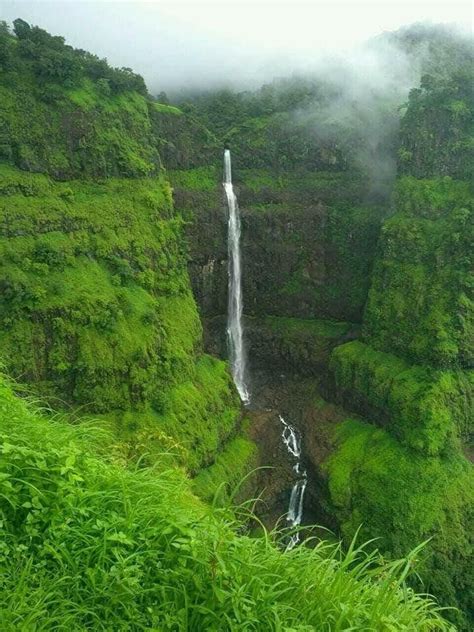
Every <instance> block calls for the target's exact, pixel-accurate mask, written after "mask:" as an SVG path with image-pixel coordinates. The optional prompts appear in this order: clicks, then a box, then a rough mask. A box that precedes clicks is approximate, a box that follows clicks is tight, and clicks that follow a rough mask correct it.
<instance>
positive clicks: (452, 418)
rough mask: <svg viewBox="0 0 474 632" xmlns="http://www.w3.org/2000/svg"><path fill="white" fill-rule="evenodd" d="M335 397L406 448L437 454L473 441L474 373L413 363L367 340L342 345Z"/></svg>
mask: <svg viewBox="0 0 474 632" xmlns="http://www.w3.org/2000/svg"><path fill="white" fill-rule="evenodd" d="M330 367H331V371H332V374H333V379H334V383H333V386H332V389H331V390H332V394H333V396H334V398H335V399H336V401H339V402H340V403H342V404H343V405H344V406H345V407H346V408H348V409H349V410H354V411H356V412H358V413H359V414H361V415H363V416H365V417H368V418H369V419H371V420H372V421H374V422H375V423H376V424H379V425H382V426H384V427H385V428H386V429H387V430H388V431H389V432H390V433H391V434H392V435H393V436H394V437H395V438H396V439H398V440H399V441H401V443H402V444H404V445H406V446H408V447H410V448H412V449H414V450H417V451H419V452H421V453H423V454H428V455H437V454H440V453H443V452H444V451H446V450H447V449H449V448H450V447H453V446H455V445H458V444H459V438H462V439H464V440H467V439H468V438H469V435H470V432H471V424H472V419H473V417H474V396H473V395H474V372H473V371H462V370H440V369H434V368H432V367H429V366H422V365H410V364H409V363H407V362H405V361H404V360H402V359H401V358H398V357H397V356H395V355H392V354H390V353H383V352H381V351H376V350H374V349H373V348H372V347H371V346H370V345H368V344H365V343H363V342H361V341H357V340H356V341H352V342H349V343H347V344H344V345H341V346H339V347H337V348H336V349H335V350H334V351H333V353H332V356H331V363H330Z"/></svg>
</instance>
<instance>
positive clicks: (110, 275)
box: [0, 20, 474, 632]
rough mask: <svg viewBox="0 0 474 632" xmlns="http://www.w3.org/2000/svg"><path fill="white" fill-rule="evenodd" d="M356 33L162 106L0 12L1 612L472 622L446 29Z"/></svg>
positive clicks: (252, 625) (463, 280) (459, 141)
mask: <svg viewBox="0 0 474 632" xmlns="http://www.w3.org/2000/svg"><path fill="white" fill-rule="evenodd" d="M383 37H384V38H385V39H383V42H384V45H386V44H387V41H388V42H389V43H390V46H392V45H396V46H397V47H398V49H399V50H402V51H403V53H404V55H407V56H408V58H409V59H410V63H411V64H412V66H413V67H414V68H419V72H418V75H417V78H416V83H414V84H413V85H411V86H410V90H409V91H408V90H406V91H405V92H403V90H402V89H401V88H400V89H399V87H398V86H397V88H396V90H392V89H390V90H387V89H386V87H385V84H384V86H383V87H380V89H379V90H378V91H377V90H375V91H374V90H367V94H364V98H362V97H360V89H361V86H360V85H359V84H358V85H357V86H356V87H357V90H356V89H355V86H354V85H353V84H352V85H351V86H349V88H350V89H348V86H346V85H344V81H346V83H347V77H350V73H349V72H348V73H347V74H345V73H342V79H339V78H337V80H336V78H334V79H333V78H331V79H328V77H327V75H324V76H317V75H316V76H309V77H292V78H288V79H281V80H275V81H273V82H271V83H269V84H267V85H265V86H262V87H261V88H258V89H255V90H246V91H233V90H227V89H223V90H211V91H209V92H201V93H196V94H194V93H190V94H187V95H185V96H184V97H181V98H180V99H178V98H176V99H175V100H174V101H173V100H171V101H173V103H172V104H171V103H170V102H169V101H170V99H168V98H166V95H162V96H161V97H160V98H156V97H152V96H150V95H149V94H148V91H147V88H146V86H145V84H144V82H143V79H142V78H141V77H140V76H139V75H136V74H134V73H133V72H132V71H131V70H130V69H128V68H121V69H117V68H112V67H110V66H109V65H108V64H107V62H105V60H101V59H99V58H98V57H96V56H95V55H93V54H91V53H87V52H86V51H84V50H82V49H74V48H72V47H70V46H68V45H67V44H65V42H64V40H63V39H62V38H61V37H58V36H53V35H50V34H49V33H47V32H46V31H44V30H42V29H40V28H38V27H34V26H30V25H29V24H28V23H26V22H24V21H23V20H16V21H15V23H14V25H13V29H11V28H10V27H9V26H8V25H6V24H5V23H2V24H1V28H0V361H1V363H2V367H3V369H2V370H3V371H4V373H3V374H2V376H1V377H0V498H2V501H1V502H0V586H1V590H0V620H1V621H2V626H3V629H5V630H6V631H8V632H9V631H10V630H12V631H13V630H18V629H19V630H22V629H24V630H30V629H31V630H48V629H52V630H56V629H57V630H62V629H66V628H67V627H68V628H70V629H77V630H85V629H98V630H111V629H119V630H121V629H123V630H143V629H156V630H163V631H167V630H169V631H170V632H171V631H174V630H196V632H201V630H210V631H216V632H217V631H221V630H229V631H230V630H262V631H265V630H275V631H277V630H297V631H298V632H306V631H309V630H322V629H328V630H333V629H334V630H346V629H347V630H348V629H356V630H370V629H373V630H381V631H382V630H387V632H388V631H389V630H426V631H433V630H452V629H459V630H464V631H467V630H469V629H470V628H471V625H472V611H473V603H472V594H473V591H472V589H473V577H472V552H473V548H472V547H473V542H472V518H473V500H474V499H473V496H474V490H473V487H474V486H473V469H472V463H471V461H472V454H473V452H472V420H473V418H474V414H473V412H474V375H473V358H474V348H473V340H474V333H473V322H474V320H473V301H472V298H473V297H472V244H473V234H472V227H473V222H472V218H473V191H472V181H471V178H470V176H471V171H472V156H471V154H470V151H471V150H470V148H471V147H472V112H473V109H474V107H473V101H472V93H471V91H470V89H469V77H470V63H471V62H472V47H471V43H470V42H466V41H465V40H463V39H462V38H458V37H454V36H453V35H451V34H450V32H448V31H446V32H445V31H444V30H443V29H436V28H433V29H431V30H430V29H425V30H423V29H421V30H420V29H417V28H416V27H412V28H411V29H408V30H405V31H404V30H402V31H400V32H397V33H390V34H385V35H384V36H383ZM388 83H390V82H388ZM363 87H365V84H363ZM354 95H356V96H357V98H355V97H354ZM368 121H371V122H372V123H373V125H372V127H371V128H370V130H369V127H368ZM380 121H383V125H382V124H381V123H380ZM377 126H379V127H377ZM376 128H377V129H376ZM223 151H224V170H223V166H222V154H223ZM231 154H232V165H231ZM363 543H366V544H363ZM423 543H424V546H423V547H421V546H420V545H422V544H423ZM296 544H298V546H295V545H296ZM295 578H298V581H295ZM425 593H428V594H430V595H433V596H434V597H433V599H431V598H428V597H426V596H425ZM438 604H439V605H438ZM443 606H445V607H448V608H454V609H452V610H443V609H440V607H443Z"/></svg>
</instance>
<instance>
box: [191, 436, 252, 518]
mask: <svg viewBox="0 0 474 632" xmlns="http://www.w3.org/2000/svg"><path fill="white" fill-rule="evenodd" d="M256 466H257V446H256V445H255V443H254V442H253V441H251V440H250V439H248V438H247V437H246V436H245V435H239V436H237V437H235V438H234V439H231V440H230V441H229V442H228V443H227V444H226V445H225V447H224V449H223V450H222V452H219V453H218V454H217V456H216V460H215V462H214V463H213V464H212V465H210V466H209V467H207V468H206V469H204V470H201V471H200V472H199V474H198V475H197V476H196V478H195V479H194V481H193V489H194V491H195V493H196V494H197V495H198V496H199V497H200V498H203V499H204V500H207V501H214V502H216V503H218V504H219V505H228V504H232V503H235V502H236V501H238V500H239V499H245V498H246V497H247V493H248V492H250V489H249V488H250V486H251V485H252V481H251V472H252V470H253V469H255V467H256Z"/></svg>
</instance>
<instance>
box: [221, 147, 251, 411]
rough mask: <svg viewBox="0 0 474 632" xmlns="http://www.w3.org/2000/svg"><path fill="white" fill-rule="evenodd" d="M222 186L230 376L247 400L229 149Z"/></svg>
mask: <svg viewBox="0 0 474 632" xmlns="http://www.w3.org/2000/svg"><path fill="white" fill-rule="evenodd" d="M224 190H225V193H226V196H227V205H228V207H229V228H228V242H227V243H228V250H229V306H228V314H227V338H228V342H229V356H230V366H231V370H232V376H233V378H234V382H235V386H236V387H237V391H238V392H239V395H240V399H241V400H242V401H243V402H244V403H245V404H247V403H248V402H249V399H250V398H249V392H248V389H247V384H246V368H245V348H244V335H243V327H242V282H241V276H242V272H241V261H240V214H239V207H238V204H237V197H236V195H235V193H234V187H233V186H232V169H231V162H230V151H229V150H228V149H226V150H225V152H224Z"/></svg>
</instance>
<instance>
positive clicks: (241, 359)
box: [223, 149, 307, 550]
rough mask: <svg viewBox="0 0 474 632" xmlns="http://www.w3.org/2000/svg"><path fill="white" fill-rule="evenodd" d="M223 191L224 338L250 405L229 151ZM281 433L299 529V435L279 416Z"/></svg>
mask: <svg viewBox="0 0 474 632" xmlns="http://www.w3.org/2000/svg"><path fill="white" fill-rule="evenodd" d="M223 185H224V190H225V193H226V197H227V206H228V209H229V220H228V252H229V264H228V275H229V299H228V314H227V338H228V344H229V359H230V366H231V371H232V376H233V378H234V382H235V386H236V388H237V391H238V393H239V395H240V399H241V400H242V402H243V403H244V404H246V405H247V404H249V402H250V392H249V387H248V376H247V364H246V355H245V346H244V332H243V325H242V311H243V302H242V265H241V253H240V234H241V226H240V212H239V206H238V204H237V197H236V195H235V193H234V187H233V185H232V165H231V158H230V150H229V149H226V150H225V151H224V182H223ZM278 417H279V419H280V422H281V424H282V425H283V431H282V433H281V438H282V441H283V443H284V444H285V446H286V448H287V451H288V454H289V457H290V458H291V459H292V460H293V471H294V472H295V478H296V480H295V483H294V485H293V488H292V490H291V495H290V501H289V506H288V512H287V515H286V520H287V522H288V523H289V526H290V527H298V526H299V525H300V524H301V521H302V518H303V501H304V493H305V489H306V484H307V474H306V470H304V469H303V468H302V464H301V435H300V433H299V432H298V430H297V429H296V428H294V427H293V426H292V425H291V424H289V423H288V422H287V421H285V419H284V418H283V417H282V415H280V414H279V415H278ZM299 542H300V534H299V532H298V531H297V532H295V533H293V534H292V535H291V536H290V539H289V541H288V544H287V546H286V548H287V550H289V549H292V548H293V547H294V546H296V545H297V544H298V543H299Z"/></svg>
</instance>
